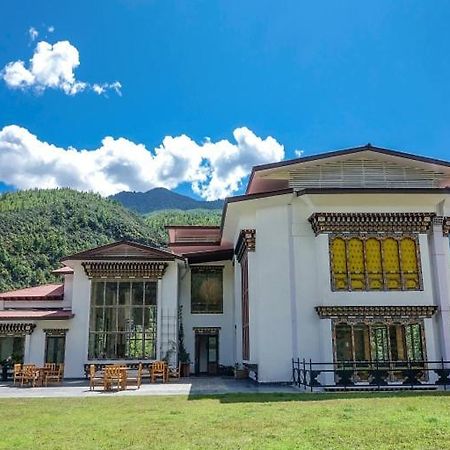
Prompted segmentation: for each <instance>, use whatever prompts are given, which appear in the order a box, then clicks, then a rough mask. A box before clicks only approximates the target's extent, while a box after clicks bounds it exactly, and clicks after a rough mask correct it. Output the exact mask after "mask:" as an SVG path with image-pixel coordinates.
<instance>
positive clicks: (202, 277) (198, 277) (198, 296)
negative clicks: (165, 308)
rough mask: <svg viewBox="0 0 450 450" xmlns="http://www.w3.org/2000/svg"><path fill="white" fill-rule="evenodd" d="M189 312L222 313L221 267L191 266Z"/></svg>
mask: <svg viewBox="0 0 450 450" xmlns="http://www.w3.org/2000/svg"><path fill="white" fill-rule="evenodd" d="M191 313H192V314H222V313H223V267H213V266H198V267H191Z"/></svg>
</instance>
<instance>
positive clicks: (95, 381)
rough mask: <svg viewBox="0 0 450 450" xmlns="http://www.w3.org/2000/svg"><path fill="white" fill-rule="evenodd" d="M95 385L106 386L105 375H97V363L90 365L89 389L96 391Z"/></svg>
mask: <svg viewBox="0 0 450 450" xmlns="http://www.w3.org/2000/svg"><path fill="white" fill-rule="evenodd" d="M95 385H97V386H104V379H103V377H100V376H97V371H96V370H95V364H91V365H90V366H89V390H90V391H94V390H95Z"/></svg>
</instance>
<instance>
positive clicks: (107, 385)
mask: <svg viewBox="0 0 450 450" xmlns="http://www.w3.org/2000/svg"><path fill="white" fill-rule="evenodd" d="M126 380H127V368H126V367H123V366H120V365H113V366H106V367H105V373H104V389H105V390H110V389H112V388H113V387H114V384H115V385H116V386H117V390H120V389H126Z"/></svg>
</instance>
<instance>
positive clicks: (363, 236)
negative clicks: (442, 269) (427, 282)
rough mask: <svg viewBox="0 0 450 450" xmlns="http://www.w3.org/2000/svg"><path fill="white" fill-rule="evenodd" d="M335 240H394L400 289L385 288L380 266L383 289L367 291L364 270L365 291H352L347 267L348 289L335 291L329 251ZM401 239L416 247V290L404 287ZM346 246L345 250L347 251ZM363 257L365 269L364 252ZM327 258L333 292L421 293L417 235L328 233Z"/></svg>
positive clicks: (421, 280) (331, 255)
mask: <svg viewBox="0 0 450 450" xmlns="http://www.w3.org/2000/svg"><path fill="white" fill-rule="evenodd" d="M335 238H339V239H342V240H344V241H349V240H350V239H352V238H358V239H360V240H361V241H363V242H364V241H367V240H368V239H371V238H374V239H377V240H379V241H381V243H382V242H383V241H385V240H386V239H395V240H396V241H398V243H399V264H400V280H401V288H400V289H387V287H386V271H385V268H384V265H383V264H382V275H383V289H367V286H368V280H367V270H365V271H364V272H365V285H366V289H357V290H352V287H351V283H350V271H349V269H348V267H347V280H348V287H347V289H337V288H336V285H335V280H334V277H333V252H332V250H331V248H332V245H331V244H332V241H333V239H335ZM403 238H409V239H412V240H414V242H415V245H416V260H417V276H418V281H419V287H418V289H407V288H406V287H405V280H404V278H403V271H402V270H401V267H402V252H401V250H400V241H401V240H402V239H403ZM347 247H348V246H347V245H346V249H347ZM364 248H365V246H364ZM383 253H384V252H383V245H381V258H382V261H383ZM363 257H364V267H365V268H367V260H366V252H365V250H364V253H363ZM328 258H329V268H330V284H331V290H332V291H333V292H391V291H394V292H395V291H397V292H398V291H407V292H409V291H416V292H417V291H423V276H422V264H421V256H420V245H419V235H418V234H414V233H398V234H384V233H342V234H340V233H330V234H329V235H328ZM346 259H347V261H348V251H347V255H346Z"/></svg>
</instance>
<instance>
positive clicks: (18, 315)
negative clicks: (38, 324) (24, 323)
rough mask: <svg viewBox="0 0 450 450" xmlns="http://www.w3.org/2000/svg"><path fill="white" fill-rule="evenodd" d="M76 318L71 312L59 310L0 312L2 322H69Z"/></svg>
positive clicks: (12, 310) (13, 310) (11, 310)
mask: <svg viewBox="0 0 450 450" xmlns="http://www.w3.org/2000/svg"><path fill="white" fill-rule="evenodd" d="M72 317H74V314H73V313H72V311H71V310H65V309H57V310H47V309H7V310H0V321H5V320H68V319H71V318H72Z"/></svg>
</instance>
